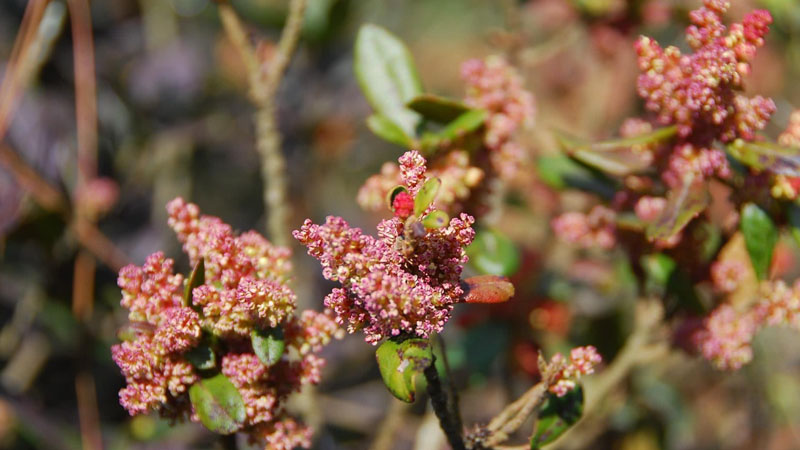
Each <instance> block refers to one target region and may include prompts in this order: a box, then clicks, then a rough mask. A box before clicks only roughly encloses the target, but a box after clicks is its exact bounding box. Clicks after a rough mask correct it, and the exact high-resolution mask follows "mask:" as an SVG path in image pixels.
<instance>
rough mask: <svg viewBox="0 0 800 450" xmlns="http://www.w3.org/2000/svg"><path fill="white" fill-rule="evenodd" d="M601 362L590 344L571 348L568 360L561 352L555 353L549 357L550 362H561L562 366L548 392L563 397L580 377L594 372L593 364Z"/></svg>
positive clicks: (573, 387)
mask: <svg viewBox="0 0 800 450" xmlns="http://www.w3.org/2000/svg"><path fill="white" fill-rule="evenodd" d="M601 362H603V358H602V357H601V356H600V354H599V353H597V349H596V348H594V347H593V346H591V345H588V346H586V347H575V348H573V349H572V350H571V351H570V352H569V362H567V361H565V358H564V356H563V355H562V354H561V353H556V354H555V355H553V357H552V358H551V359H550V364H551V365H553V364H559V365H561V364H563V365H564V368H563V369H562V370H561V371H560V372H559V374H558V375H557V376H556V379H555V380H556V381H555V382H554V383H553V384H552V385H551V386H550V392H552V393H554V394H556V395H557V396H559V397H563V396H564V395H566V394H567V392H569V391H571V390H573V389H575V386H576V382H577V380H578V379H580V377H582V376H584V375H589V374H592V373H594V368H595V366H596V365H598V364H600V363H601Z"/></svg>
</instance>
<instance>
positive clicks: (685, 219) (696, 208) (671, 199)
mask: <svg viewBox="0 0 800 450" xmlns="http://www.w3.org/2000/svg"><path fill="white" fill-rule="evenodd" d="M708 202H709V194H708V189H707V187H706V184H705V183H703V182H702V181H700V180H696V179H687V180H685V181H684V183H683V185H682V186H680V187H678V188H677V189H672V190H671V191H669V192H668V193H667V204H666V206H665V207H664V211H663V212H662V213H661V216H660V217H659V218H658V219H656V221H655V222H653V223H652V224H650V226H648V227H647V238H648V239H650V240H667V239H669V238H671V237H673V236H675V235H676V234H678V233H680V232H681V230H683V228H684V227H685V226H686V225H688V224H689V222H691V221H692V219H694V218H695V217H697V216H698V215H699V214H700V213H701V212H703V211H704V210H705V209H706V206H708Z"/></svg>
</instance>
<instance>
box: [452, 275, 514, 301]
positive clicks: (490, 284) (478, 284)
mask: <svg viewBox="0 0 800 450" xmlns="http://www.w3.org/2000/svg"><path fill="white" fill-rule="evenodd" d="M461 287H462V288H463V289H464V301H465V302H467V303H502V302H505V301H507V300H508V299H510V298H511V297H513V296H514V285H513V284H511V282H510V281H508V279H507V278H506V277H498V276H496V275H480V276H477V277H469V278H467V279H465V280H463V281H462V282H461Z"/></svg>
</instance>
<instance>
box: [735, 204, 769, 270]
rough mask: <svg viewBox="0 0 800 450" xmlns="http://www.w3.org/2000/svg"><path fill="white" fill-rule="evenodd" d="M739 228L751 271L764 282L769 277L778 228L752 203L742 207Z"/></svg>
mask: <svg viewBox="0 0 800 450" xmlns="http://www.w3.org/2000/svg"><path fill="white" fill-rule="evenodd" d="M739 226H740V228H741V230H742V234H743V235H744V243H745V246H746V247H747V253H748V254H750V262H751V263H752V264H753V269H755V271H756V275H758V278H759V279H760V280H764V279H766V278H767V276H768V275H769V267H770V265H771V264H772V251H773V250H774V249H775V244H776V243H777V242H778V228H777V227H775V224H774V223H773V222H772V219H770V217H769V215H768V214H767V213H766V212H764V210H762V209H761V208H759V207H758V206H756V205H755V204H753V203H748V204H746V205H744V207H742V217H741V221H740V223H739Z"/></svg>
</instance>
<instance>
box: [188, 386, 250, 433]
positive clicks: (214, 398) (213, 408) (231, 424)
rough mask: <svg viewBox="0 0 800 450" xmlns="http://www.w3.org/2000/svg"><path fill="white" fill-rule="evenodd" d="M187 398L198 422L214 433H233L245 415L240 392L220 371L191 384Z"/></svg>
mask: <svg viewBox="0 0 800 450" xmlns="http://www.w3.org/2000/svg"><path fill="white" fill-rule="evenodd" d="M189 399H190V400H191V402H192V406H194V410H195V411H196V412H197V415H198V416H199V417H200V422H202V423H203V425H205V426H206V428H208V429H209V430H211V431H213V432H215V433H219V434H231V433H235V432H236V431H237V430H238V429H239V428H240V427H241V425H242V424H243V423H244V421H245V419H246V417H247V416H246V413H245V406H244V400H242V396H241V394H239V391H238V390H237V389H236V386H234V385H233V383H231V380H229V379H228V377H226V376H225V375H223V374H221V373H219V374H216V375H214V376H213V377H210V378H202V379H200V381H198V382H196V383H195V384H193V385H192V386H191V387H190V388H189Z"/></svg>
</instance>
